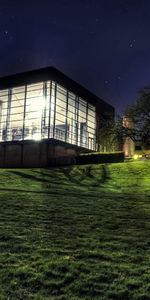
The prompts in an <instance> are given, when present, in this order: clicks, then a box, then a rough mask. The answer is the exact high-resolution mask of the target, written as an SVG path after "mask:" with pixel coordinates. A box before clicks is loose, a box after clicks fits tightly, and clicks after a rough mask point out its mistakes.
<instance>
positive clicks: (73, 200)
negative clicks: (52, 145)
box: [0, 161, 150, 300]
mask: <svg viewBox="0 0 150 300" xmlns="http://www.w3.org/2000/svg"><path fill="white" fill-rule="evenodd" d="M149 170H150V161H145V162H143V161H141V162H128V163H120V164H112V165H107V166H106V169H104V167H103V166H102V165H90V166H80V167H71V168H66V169H53V170H45V169H41V170H40V169H30V170H22V169H20V170H19V169H13V170H3V169H1V170H0V300H3V299H7V300H17V299H23V300H25V299H36V300H46V299H58V300H65V299H66V300H79V299H87V300H88V299H100V300H101V299H102V300H107V299H118V300H120V299H125V300H126V299H129V300H132V299H136V300H147V299H150V172H149Z"/></svg>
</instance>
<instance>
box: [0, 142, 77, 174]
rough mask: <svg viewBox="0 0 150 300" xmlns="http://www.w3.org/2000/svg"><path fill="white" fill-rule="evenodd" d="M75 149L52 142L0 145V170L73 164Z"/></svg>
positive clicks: (7, 143)
mask: <svg viewBox="0 0 150 300" xmlns="http://www.w3.org/2000/svg"><path fill="white" fill-rule="evenodd" d="M76 155H77V147H72V145H70V146H69V145H68V144H67V145H66V144H65V143H57V142H54V141H40V142H37V141H24V142H23V141H22V142H5V143H0V167H1V168H28V167H50V166H57V165H69V164H72V163H74V158H75V156H76Z"/></svg>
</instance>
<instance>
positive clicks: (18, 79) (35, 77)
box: [0, 66, 114, 114]
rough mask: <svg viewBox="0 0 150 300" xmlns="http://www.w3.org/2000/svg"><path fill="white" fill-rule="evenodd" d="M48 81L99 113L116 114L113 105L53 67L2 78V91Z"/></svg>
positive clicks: (0, 83)
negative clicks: (87, 103) (82, 100)
mask: <svg viewBox="0 0 150 300" xmlns="http://www.w3.org/2000/svg"><path fill="white" fill-rule="evenodd" d="M48 80H53V81H55V82H56V83H58V84H60V85H61V86H63V87H64V88H66V89H67V90H69V91H70V92H73V93H74V94H76V95H78V96H79V97H81V98H83V99H85V100H87V102H89V103H91V104H93V105H95V106H96V108H97V111H98V112H99V113H103V112H104V111H110V112H112V113H113V114H114V107H113V106H112V105H110V104H108V103H107V102H105V101H104V100H102V99H101V98H99V97H97V96H96V95H94V94H93V93H91V92H90V91H89V90H88V89H86V88H85V87H83V86H82V85H80V84H79V83H77V82H75V81H74V80H72V79H71V78H69V77H68V76H66V75H65V74H63V73H62V72H60V71H59V70H58V69H56V68H54V67H52V66H50V67H46V68H42V69H36V70H32V71H27V72H23V73H17V74H13V75H8V76H5V77H1V78H0V90H4V89H8V88H13V87H18V86H22V85H25V84H33V83H38V82H41V81H48Z"/></svg>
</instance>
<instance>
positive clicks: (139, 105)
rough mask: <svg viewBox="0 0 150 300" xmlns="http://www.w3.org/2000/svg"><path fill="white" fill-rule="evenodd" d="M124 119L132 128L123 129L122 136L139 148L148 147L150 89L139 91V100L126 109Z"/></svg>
mask: <svg viewBox="0 0 150 300" xmlns="http://www.w3.org/2000/svg"><path fill="white" fill-rule="evenodd" d="M125 115H126V117H127V118H128V119H129V120H130V122H132V124H133V126H131V127H130V128H125V130H124V135H126V136H129V137H130V138H131V139H132V140H133V141H135V142H139V143H140V144H141V146H143V147H148V146H149V145H150V88H146V89H143V90H140V93H139V99H138V100H137V101H136V103H135V104H133V105H132V106H129V107H127V109H126V112H125Z"/></svg>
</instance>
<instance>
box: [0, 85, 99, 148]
mask: <svg viewBox="0 0 150 300" xmlns="http://www.w3.org/2000/svg"><path fill="white" fill-rule="evenodd" d="M95 120H96V110H95V107H94V106H92V105H91V104H89V103H88V101H86V99H82V98H80V97H78V96H77V95H75V94H73V93H72V92H70V91H67V90H66V89H64V88H63V87H62V86H60V85H58V84H57V83H55V82H53V81H48V82H40V83H36V84H31V85H26V86H21V87H16V88H12V89H9V90H3V91H0V140H1V141H12V140H13V141H15V140H25V139H26V140H27V139H28V140H31V139H34V140H40V139H47V138H55V139H58V140H62V141H66V142H68V143H71V144H75V145H78V146H81V147H86V148H89V149H93V150H94V149H95V131H96V123H95V122H96V121H95Z"/></svg>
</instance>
